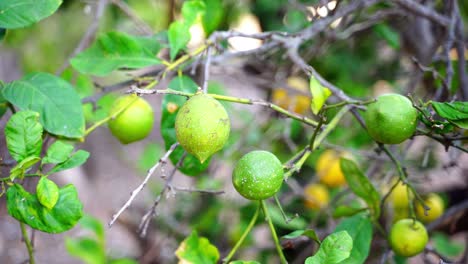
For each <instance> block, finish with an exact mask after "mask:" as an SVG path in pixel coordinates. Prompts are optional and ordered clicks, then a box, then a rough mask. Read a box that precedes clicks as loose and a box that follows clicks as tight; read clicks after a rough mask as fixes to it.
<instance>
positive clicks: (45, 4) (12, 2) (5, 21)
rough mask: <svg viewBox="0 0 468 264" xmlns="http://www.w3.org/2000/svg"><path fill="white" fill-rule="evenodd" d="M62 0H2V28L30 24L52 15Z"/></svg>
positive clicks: (0, 5) (0, 17)
mask: <svg viewBox="0 0 468 264" xmlns="http://www.w3.org/2000/svg"><path fill="white" fill-rule="evenodd" d="M60 4H62V0H2V1H1V2H0V28H9V29H14V28H21V27H26V26H30V25H32V24H34V23H36V22H38V21H40V20H42V19H44V18H46V17H48V16H50V15H52V14H53V13H54V12H55V11H57V9H58V8H59V6H60Z"/></svg>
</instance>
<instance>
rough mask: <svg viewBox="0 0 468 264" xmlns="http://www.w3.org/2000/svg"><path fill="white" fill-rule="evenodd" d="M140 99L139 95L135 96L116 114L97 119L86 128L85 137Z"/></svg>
mask: <svg viewBox="0 0 468 264" xmlns="http://www.w3.org/2000/svg"><path fill="white" fill-rule="evenodd" d="M137 99H138V97H135V98H133V100H132V101H130V102H129V103H128V104H127V105H125V106H124V107H122V108H120V109H119V110H118V111H116V112H115V113H114V114H112V115H109V116H107V117H105V118H103V119H101V120H99V121H97V122H96V123H94V125H92V126H91V127H89V128H88V129H86V131H85V133H84V136H83V138H85V137H87V136H88V135H89V134H90V133H91V132H93V131H94V130H95V129H96V128H98V127H100V126H102V125H103V124H105V123H107V122H109V120H111V119H113V118H116V117H117V116H118V115H120V114H121V113H122V112H123V111H125V110H126V109H127V108H128V107H130V105H132V104H133V103H134V102H135V101H136V100H137Z"/></svg>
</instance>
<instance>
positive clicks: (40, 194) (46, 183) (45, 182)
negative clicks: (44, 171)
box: [36, 177, 59, 210]
mask: <svg viewBox="0 0 468 264" xmlns="http://www.w3.org/2000/svg"><path fill="white" fill-rule="evenodd" d="M36 193H37V199H38V200H39V202H40V203H41V204H42V205H43V206H44V207H46V208H47V209H49V210H50V209H52V208H53V207H54V206H55V204H56V203H57V201H58V199H59V187H58V186H57V184H55V182H53V181H51V180H49V179H47V177H41V179H40V180H39V182H38V183H37V186H36Z"/></svg>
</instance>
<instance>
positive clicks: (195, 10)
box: [182, 0, 205, 26]
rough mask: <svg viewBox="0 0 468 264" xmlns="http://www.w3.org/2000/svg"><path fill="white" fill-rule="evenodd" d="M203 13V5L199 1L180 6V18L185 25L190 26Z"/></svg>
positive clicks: (192, 0) (187, 2) (186, 2)
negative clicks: (182, 18)
mask: <svg viewBox="0 0 468 264" xmlns="http://www.w3.org/2000/svg"><path fill="white" fill-rule="evenodd" d="M204 13H205V3H204V2H203V1H200V0H191V1H185V2H184V4H183V5H182V16H183V17H184V22H185V24H186V25H188V26H191V25H193V23H195V21H196V20H197V17H198V16H201V15H203V14H204Z"/></svg>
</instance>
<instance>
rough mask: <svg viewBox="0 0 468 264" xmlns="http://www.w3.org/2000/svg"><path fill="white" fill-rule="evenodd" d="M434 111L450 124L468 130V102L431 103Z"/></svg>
mask: <svg viewBox="0 0 468 264" xmlns="http://www.w3.org/2000/svg"><path fill="white" fill-rule="evenodd" d="M431 104H432V107H433V108H434V110H435V111H436V112H437V114H439V115H440V116H441V117H443V118H445V119H447V121H449V122H450V123H452V124H454V125H456V126H458V127H461V128H463V129H468V102H452V103H439V102H431Z"/></svg>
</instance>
